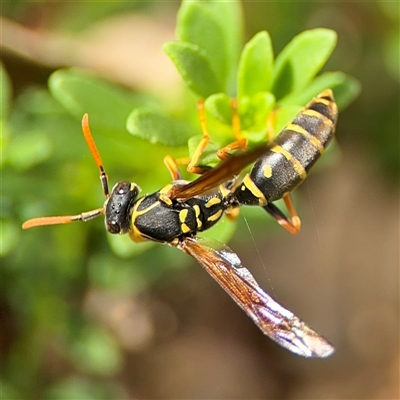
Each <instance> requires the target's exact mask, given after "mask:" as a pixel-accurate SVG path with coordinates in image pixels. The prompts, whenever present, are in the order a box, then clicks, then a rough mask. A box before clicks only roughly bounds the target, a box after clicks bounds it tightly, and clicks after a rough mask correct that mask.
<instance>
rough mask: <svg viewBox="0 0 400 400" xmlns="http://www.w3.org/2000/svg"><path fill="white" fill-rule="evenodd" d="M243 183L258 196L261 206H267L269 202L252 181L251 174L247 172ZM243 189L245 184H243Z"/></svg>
mask: <svg viewBox="0 0 400 400" xmlns="http://www.w3.org/2000/svg"><path fill="white" fill-rule="evenodd" d="M242 185H244V186H245V188H247V189H248V190H250V192H251V193H252V194H253V196H254V197H256V198H257V199H258V204H259V205H260V206H265V205H266V204H268V201H267V199H266V198H265V196H264V193H263V192H262V191H261V190H260V189H259V188H258V187H257V186H256V184H255V183H254V182H253V181H252V179H251V178H250V175H249V174H247V175H246V176H245V177H244V179H243V182H242ZM242 190H244V189H243V186H242Z"/></svg>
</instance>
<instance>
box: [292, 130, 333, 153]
mask: <svg viewBox="0 0 400 400" xmlns="http://www.w3.org/2000/svg"><path fill="white" fill-rule="evenodd" d="M285 129H289V130H291V131H294V132H297V133H300V134H302V135H303V136H305V137H306V138H307V139H308V140H309V141H310V143H311V144H313V145H314V146H315V147H316V148H317V149H318V151H319V153H320V154H323V152H324V151H325V149H324V146H323V145H322V143H321V141H320V140H319V139H317V138H316V137H315V136H314V135H311V133H310V132H307V131H306V130H305V129H304V128H302V127H301V126H300V125H296V124H292V123H290V124H287V125H286V127H285Z"/></svg>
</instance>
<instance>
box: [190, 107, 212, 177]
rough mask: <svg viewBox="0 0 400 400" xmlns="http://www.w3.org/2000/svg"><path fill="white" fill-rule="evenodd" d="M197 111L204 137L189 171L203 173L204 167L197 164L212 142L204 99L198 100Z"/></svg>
mask: <svg viewBox="0 0 400 400" xmlns="http://www.w3.org/2000/svg"><path fill="white" fill-rule="evenodd" d="M197 112H198V114H199V120H200V126H201V130H202V131H203V137H202V138H201V140H200V142H199V144H198V145H197V148H196V150H195V152H194V154H193V157H192V159H191V160H190V162H189V164H188V166H187V171H188V172H190V173H192V174H202V173H203V172H204V169H203V168H202V167H198V166H196V164H197V163H198V162H199V159H200V156H201V155H202V154H203V152H204V150H205V148H206V147H207V145H208V143H209V142H210V135H209V133H208V129H207V122H206V113H205V110H204V100H203V99H201V100H198V101H197Z"/></svg>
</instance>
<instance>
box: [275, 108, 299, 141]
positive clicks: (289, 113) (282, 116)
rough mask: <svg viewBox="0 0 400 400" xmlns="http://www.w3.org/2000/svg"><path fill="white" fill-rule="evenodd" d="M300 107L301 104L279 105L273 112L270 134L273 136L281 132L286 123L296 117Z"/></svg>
mask: <svg viewBox="0 0 400 400" xmlns="http://www.w3.org/2000/svg"><path fill="white" fill-rule="evenodd" d="M301 109H302V107H301V106H295V105H287V106H282V107H280V108H279V109H278V110H277V111H276V114H275V119H274V124H273V126H274V132H272V136H273V137H276V136H278V135H279V134H280V133H281V132H282V130H283V128H284V127H285V126H286V124H288V123H289V122H291V121H293V119H294V118H295V117H296V115H297V114H298V113H299V112H300V110H301Z"/></svg>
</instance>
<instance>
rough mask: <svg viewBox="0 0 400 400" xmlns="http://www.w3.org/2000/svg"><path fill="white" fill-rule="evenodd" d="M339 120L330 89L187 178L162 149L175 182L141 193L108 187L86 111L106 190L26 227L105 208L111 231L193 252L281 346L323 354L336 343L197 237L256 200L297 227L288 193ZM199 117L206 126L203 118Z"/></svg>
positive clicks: (221, 249)
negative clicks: (86, 207) (276, 127)
mask: <svg viewBox="0 0 400 400" xmlns="http://www.w3.org/2000/svg"><path fill="white" fill-rule="evenodd" d="M201 115H202V114H201ZM336 120H337V107H336V103H335V101H334V98H333V94H332V91H331V90H325V91H323V92H322V93H321V94H320V95H318V96H317V97H315V98H314V99H313V100H311V101H310V102H309V104H307V106H306V107H305V108H304V109H303V110H302V111H301V112H300V113H299V114H298V115H297V116H296V118H295V119H294V120H293V121H292V122H291V123H289V124H288V125H287V126H286V127H285V128H284V129H283V131H282V132H281V133H280V134H279V135H278V136H277V137H276V138H275V139H274V140H273V141H271V142H270V143H268V144H267V146H264V147H260V148H257V149H255V150H250V151H247V152H242V153H240V154H239V155H232V156H229V157H226V159H225V160H223V161H222V162H221V163H220V164H219V165H217V166H216V167H215V168H213V169H209V170H207V171H205V172H204V171H203V173H202V175H201V176H200V177H199V178H197V179H195V180H194V181H192V182H188V181H185V180H182V179H181V175H180V173H179V170H178V167H177V164H176V163H175V162H174V161H173V159H172V158H171V157H168V156H167V157H166V159H165V162H166V165H167V167H168V169H169V170H170V173H171V175H172V178H173V181H172V183H170V184H168V185H166V186H165V187H163V188H162V189H160V190H159V191H157V192H155V193H152V194H146V195H145V196H142V197H138V195H139V191H140V189H139V187H138V185H137V184H136V183H131V182H127V181H121V182H118V183H117V184H116V185H115V186H114V187H113V189H112V191H111V194H110V192H109V187H108V177H107V175H106V172H105V170H104V168H103V163H102V161H101V158H100V155H99V152H98V150H97V148H96V145H95V143H94V140H93V138H92V135H91V133H90V129H89V122H88V116H87V114H85V116H84V117H83V121H82V129H83V133H84V136H85V139H86V142H87V144H88V146H89V149H90V151H91V153H92V156H93V158H94V160H95V162H96V164H97V166H98V168H99V170H100V180H101V184H102V188H103V192H104V195H105V197H106V200H105V203H104V205H103V207H101V208H98V209H95V210H91V211H88V212H83V213H81V214H79V215H74V216H58V217H42V218H34V219H30V220H28V221H26V222H25V223H24V224H23V228H24V229H28V228H32V227H35V226H40V225H53V224H63V223H69V222H73V221H88V220H90V219H93V218H95V217H98V216H99V215H104V216H105V225H106V228H107V230H108V232H110V233H115V234H124V233H128V234H129V236H130V238H131V239H132V240H133V241H146V240H151V241H156V242H161V243H167V244H169V245H171V246H174V247H177V248H178V249H180V250H182V251H183V252H185V253H187V254H189V255H190V256H192V257H193V258H195V259H196V260H197V261H198V263H199V264H200V265H202V266H203V267H204V268H205V269H206V271H207V272H208V273H209V274H210V275H211V276H212V277H213V278H214V279H215V280H216V281H217V282H218V283H219V284H220V285H221V286H222V288H223V289H224V290H225V291H226V292H227V293H228V294H229V295H230V296H231V297H232V298H233V300H235V301H236V303H237V304H238V305H239V306H240V307H241V308H242V309H243V310H244V311H245V312H246V313H247V315H248V316H249V317H250V318H251V319H252V320H253V321H254V322H255V324H256V325H257V326H258V327H259V328H260V329H261V331H262V332H263V333H264V334H266V335H268V336H269V337H270V338H271V339H273V340H274V341H276V342H277V343H279V344H280V345H281V346H283V347H286V348H287V349H289V350H290V351H292V352H293V353H296V354H298V355H301V356H304V357H327V356H329V355H331V354H332V353H333V352H334V348H333V347H332V346H331V345H330V344H329V343H328V342H327V341H326V340H325V339H324V338H322V337H321V336H319V335H318V334H317V333H316V332H315V331H313V330H312V329H310V328H309V327H308V326H307V325H306V324H305V323H304V322H303V321H301V320H300V319H299V318H297V317H296V316H295V315H294V314H293V313H292V312H290V311H288V310H287V309H285V308H284V307H283V306H281V305H280V304H279V303H277V302H276V301H275V300H274V299H273V298H272V297H270V296H269V295H268V294H267V293H266V292H264V291H263V290H262V289H261V288H260V286H259V285H258V284H257V282H256V281H255V280H254V278H253V276H252V275H251V273H250V272H249V271H248V270H247V269H246V268H245V267H244V266H243V265H242V263H241V261H240V260H239V258H238V256H237V255H236V254H235V253H234V252H233V251H232V250H231V249H230V248H229V247H227V246H226V245H224V244H222V243H219V242H218V241H216V240H212V239H204V238H198V237H196V234H197V233H198V232H201V231H204V230H206V229H209V228H210V227H212V226H213V225H214V224H216V223H217V222H218V221H219V219H220V218H221V216H222V215H223V214H224V213H228V214H229V213H231V214H235V210H237V209H238V207H239V206H241V205H257V206H261V207H262V208H263V209H264V210H266V211H267V212H268V213H269V214H271V215H272V216H273V217H274V218H275V219H276V220H277V221H278V222H279V223H280V224H281V225H282V226H283V227H284V228H286V229H287V230H288V231H289V232H291V233H293V234H296V233H297V232H298V231H299V229H300V219H299V217H298V216H297V214H296V211H295V209H294V206H293V202H292V200H291V198H290V192H292V191H293V190H294V189H295V188H296V187H297V186H298V185H299V184H300V183H301V182H302V181H303V180H304V179H305V178H306V176H307V173H308V171H309V169H310V168H311V167H312V165H313V164H314V163H315V161H316V160H317V159H318V158H319V156H320V155H321V154H322V153H323V152H324V149H325V148H326V146H327V145H328V143H329V141H330V140H331V139H332V137H333V134H334V131H335V126H336ZM200 122H201V124H202V126H203V125H204V123H205V122H204V117H201V121H200ZM203 133H205V134H204V140H203V142H202V144H201V146H202V147H204V145H205V144H206V142H207V140H208V139H207V138H206V136H207V134H206V130H205V129H204V126H203ZM201 146H200V147H201ZM233 147H234V146H231V147H230V148H229V149H232V148H233ZM253 162H255V165H254V167H253V168H252V170H251V172H250V173H249V174H247V175H246V176H245V177H244V178H243V179H239V178H237V175H238V174H239V173H240V172H241V171H242V170H243V169H244V168H245V167H246V166H247V165H249V164H251V163H253ZM281 198H283V199H284V202H285V205H286V206H287V208H288V212H289V215H290V217H289V218H287V217H286V216H285V214H284V213H283V212H282V211H280V210H279V209H278V208H277V207H276V206H275V205H274V204H273V202H274V201H275V200H278V199H281Z"/></svg>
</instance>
